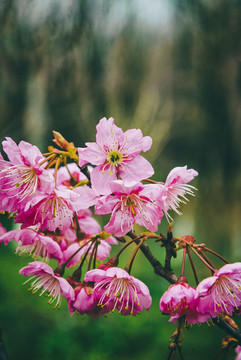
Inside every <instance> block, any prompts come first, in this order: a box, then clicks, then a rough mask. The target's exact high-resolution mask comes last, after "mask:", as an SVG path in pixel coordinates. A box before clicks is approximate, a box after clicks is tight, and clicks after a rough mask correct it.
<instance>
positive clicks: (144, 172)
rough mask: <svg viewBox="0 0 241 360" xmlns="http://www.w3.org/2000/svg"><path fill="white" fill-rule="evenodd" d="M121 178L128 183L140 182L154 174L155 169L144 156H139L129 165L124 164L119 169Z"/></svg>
mask: <svg viewBox="0 0 241 360" xmlns="http://www.w3.org/2000/svg"><path fill="white" fill-rule="evenodd" d="M119 173H120V177H121V178H122V179H123V180H128V181H140V180H143V179H147V178H149V177H151V176H152V175H153V174H154V169H153V167H152V166H151V164H150V163H149V161H147V160H146V159H145V158H144V157H143V156H141V155H138V156H136V157H135V158H134V159H133V160H131V161H129V162H128V163H123V164H122V165H121V166H120V168H119Z"/></svg>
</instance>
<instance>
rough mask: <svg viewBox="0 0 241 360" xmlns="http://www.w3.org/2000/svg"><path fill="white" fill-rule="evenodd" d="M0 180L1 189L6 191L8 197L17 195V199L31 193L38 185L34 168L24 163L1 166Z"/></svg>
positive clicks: (20, 199) (22, 198)
mask: <svg viewBox="0 0 241 360" xmlns="http://www.w3.org/2000/svg"><path fill="white" fill-rule="evenodd" d="M0 181H1V183H3V185H2V190H3V191H6V192H7V195H8V198H10V197H14V196H18V198H19V201H22V200H24V199H25V198H26V197H27V196H31V195H33V194H34V193H35V191H36V189H37V187H38V177H37V174H36V171H35V169H33V168H31V167H29V166H25V165H12V166H10V167H8V168H3V170H2V171H1V176H0Z"/></svg>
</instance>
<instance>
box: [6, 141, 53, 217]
mask: <svg viewBox="0 0 241 360" xmlns="http://www.w3.org/2000/svg"><path fill="white" fill-rule="evenodd" d="M2 145H3V149H4V151H5V152H6V154H7V155H8V158H9V161H5V160H3V159H0V188H1V196H0V203H1V205H0V207H1V210H3V211H16V210H18V209H22V208H24V207H25V206H26V204H30V201H31V199H32V198H33V196H34V195H36V194H39V193H49V192H51V190H52V189H53V187H54V178H53V175H52V174H51V173H50V172H49V171H47V170H45V169H44V168H43V166H41V162H42V161H44V159H45V158H44V157H43V155H42V154H41V152H40V150H39V149H38V148H37V147H36V146H33V145H31V144H29V143H27V142H25V141H20V143H19V145H17V144H16V143H15V142H14V141H13V140H12V139H11V138H6V140H5V141H3V143H2Z"/></svg>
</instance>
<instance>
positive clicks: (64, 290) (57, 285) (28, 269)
mask: <svg viewBox="0 0 241 360" xmlns="http://www.w3.org/2000/svg"><path fill="white" fill-rule="evenodd" d="M19 274H23V275H24V276H31V278H30V279H29V280H27V281H26V282H25V283H27V282H29V281H30V280H32V279H33V277H36V279H35V280H34V281H33V282H32V283H31V285H30V289H31V290H32V293H33V294H34V293H36V292H37V291H38V290H40V289H42V290H41V291H40V294H39V296H41V295H43V294H45V293H47V294H48V296H49V298H50V299H49V301H48V302H49V304H52V303H53V302H54V301H56V305H55V307H59V306H60V304H61V298H62V296H64V297H65V298H66V300H67V301H68V302H71V301H74V299H75V295H74V289H73V288H72V286H71V285H70V284H69V283H68V281H66V280H65V279H64V278H62V277H60V276H58V275H57V274H55V273H54V271H53V269H52V268H51V267H50V266H49V265H47V264H45V263H43V262H41V261H34V262H32V263H29V264H28V266H25V267H24V268H22V269H21V270H20V271H19Z"/></svg>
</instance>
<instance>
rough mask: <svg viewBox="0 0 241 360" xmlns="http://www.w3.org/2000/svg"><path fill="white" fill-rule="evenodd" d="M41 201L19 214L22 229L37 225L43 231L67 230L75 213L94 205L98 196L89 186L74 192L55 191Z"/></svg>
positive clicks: (67, 190)
mask: <svg viewBox="0 0 241 360" xmlns="http://www.w3.org/2000/svg"><path fill="white" fill-rule="evenodd" d="M39 199H40V201H38V202H37V203H36V204H35V205H34V206H32V207H31V208H30V209H28V210H27V211H22V212H20V213H19V214H17V216H16V217H15V222H16V223H22V227H28V226H31V225H37V226H39V227H40V229H41V230H42V231H44V230H45V228H47V229H48V230H49V231H55V230H56V229H57V228H59V230H66V229H68V228H69V227H70V225H71V224H72V220H73V214H74V211H79V210H80V209H81V208H82V209H86V208H88V207H89V206H91V205H94V204H95V203H96V200H97V196H96V194H95V193H94V191H93V190H92V189H90V188H89V187H88V186H83V187H80V188H76V189H74V190H69V189H65V190H54V191H52V193H51V194H49V195H47V196H45V197H39Z"/></svg>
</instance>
